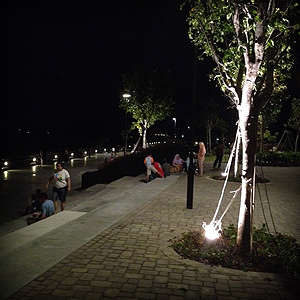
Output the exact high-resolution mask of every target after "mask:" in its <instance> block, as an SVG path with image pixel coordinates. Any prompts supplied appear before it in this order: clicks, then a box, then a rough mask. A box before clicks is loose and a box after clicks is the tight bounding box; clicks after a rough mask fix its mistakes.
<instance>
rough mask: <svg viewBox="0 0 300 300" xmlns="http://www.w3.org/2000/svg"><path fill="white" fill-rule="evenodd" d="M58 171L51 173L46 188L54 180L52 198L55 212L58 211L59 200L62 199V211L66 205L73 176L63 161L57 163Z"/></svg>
mask: <svg viewBox="0 0 300 300" xmlns="http://www.w3.org/2000/svg"><path fill="white" fill-rule="evenodd" d="M56 169H57V172H56V173H54V174H53V175H51V177H50V178H49V180H48V181H47V183H46V189H48V187H49V184H50V183H51V182H52V181H53V182H54V184H53V194H52V200H53V202H54V207H55V213H57V212H58V209H57V200H60V207H61V211H63V210H64V209H65V207H66V198H67V191H71V178H70V174H69V172H68V171H67V170H65V169H64V166H63V164H62V163H61V162H57V163H56Z"/></svg>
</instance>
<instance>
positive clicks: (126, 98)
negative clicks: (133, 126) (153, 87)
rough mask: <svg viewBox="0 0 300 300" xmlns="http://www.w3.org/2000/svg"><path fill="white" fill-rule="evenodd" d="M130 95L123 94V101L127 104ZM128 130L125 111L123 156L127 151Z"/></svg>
mask: <svg viewBox="0 0 300 300" xmlns="http://www.w3.org/2000/svg"><path fill="white" fill-rule="evenodd" d="M130 97H131V95H130V94H129V93H124V94H123V100H124V101H126V102H129V99H130ZM128 133H129V132H128V129H127V112H126V111H125V131H124V137H125V145H124V155H126V151H127V141H128Z"/></svg>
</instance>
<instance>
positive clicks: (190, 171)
mask: <svg viewBox="0 0 300 300" xmlns="http://www.w3.org/2000/svg"><path fill="white" fill-rule="evenodd" d="M197 71H198V49H197V48H196V47H195V52H194V68H193V97H192V105H191V136H190V147H189V148H190V153H189V158H190V164H189V169H188V182H187V199H186V208H188V209H192V208H193V194H194V175H195V165H194V152H193V150H194V138H195V110H196V101H197Z"/></svg>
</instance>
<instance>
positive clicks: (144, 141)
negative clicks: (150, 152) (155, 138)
mask: <svg viewBox="0 0 300 300" xmlns="http://www.w3.org/2000/svg"><path fill="white" fill-rule="evenodd" d="M146 137H147V129H145V128H144V130H143V146H142V147H143V149H146V148H147V138H146Z"/></svg>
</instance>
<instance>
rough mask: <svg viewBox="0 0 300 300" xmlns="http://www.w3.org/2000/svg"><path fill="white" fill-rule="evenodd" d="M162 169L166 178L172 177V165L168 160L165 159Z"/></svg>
mask: <svg viewBox="0 0 300 300" xmlns="http://www.w3.org/2000/svg"><path fill="white" fill-rule="evenodd" d="M161 167H162V169H163V172H164V174H165V177H166V176H170V175H171V165H170V164H169V163H168V160H167V159H166V158H164V163H163V164H162V166H161Z"/></svg>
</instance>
